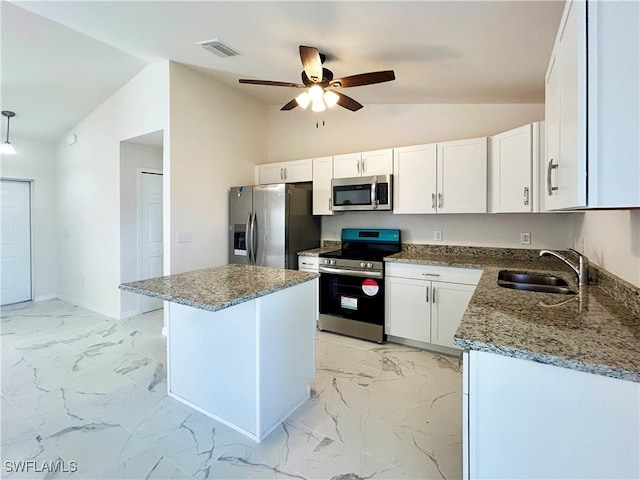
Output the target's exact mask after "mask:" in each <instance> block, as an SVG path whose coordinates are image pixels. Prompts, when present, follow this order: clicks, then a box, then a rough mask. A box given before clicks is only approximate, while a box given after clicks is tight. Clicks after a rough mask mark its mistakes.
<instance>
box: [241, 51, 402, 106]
mask: <svg viewBox="0 0 640 480" xmlns="http://www.w3.org/2000/svg"><path fill="white" fill-rule="evenodd" d="M300 59H301V60H302V68H303V70H302V83H291V82H274V81H271V80H250V79H244V78H241V79H240V80H239V82H240V83H249V84H252V85H270V86H274V87H293V88H307V89H308V90H305V91H304V92H303V93H301V94H300V95H298V96H297V97H296V98H294V99H293V100H291V101H290V102H289V103H287V104H286V105H285V106H283V107H282V108H281V109H280V110H292V109H294V108H295V107H297V106H298V105H300V106H301V107H302V108H307V107H308V106H309V105H311V109H312V110H313V111H314V112H322V111H324V110H325V109H326V108H327V107H332V106H334V105H336V104H338V105H340V106H341V107H344V108H346V109H347V110H351V111H352V112H355V111H356V110H360V109H361V108H362V105H361V104H360V103H358V102H356V101H355V100H354V99H353V98H351V97H348V96H346V95H344V94H343V93H340V92H337V91H335V90H334V89H337V88H347V87H359V86H362V85H371V84H374V83H382V82H389V81H391V80H395V79H396V76H395V74H394V73H393V70H383V71H380V72H369V73H360V74H358V75H350V76H348V77H343V78H338V79H335V80H334V78H333V72H332V71H331V70H329V69H327V68H323V67H322V64H323V63H324V60H325V56H324V55H323V54H321V53H320V52H318V49H317V48H314V47H305V46H304V45H300Z"/></svg>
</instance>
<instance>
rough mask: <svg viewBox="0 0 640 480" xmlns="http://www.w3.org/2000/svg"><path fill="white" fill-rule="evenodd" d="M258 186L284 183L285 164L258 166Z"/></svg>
mask: <svg viewBox="0 0 640 480" xmlns="http://www.w3.org/2000/svg"><path fill="white" fill-rule="evenodd" d="M257 177H258V185H266V184H269V183H282V182H284V164H282V163H267V164H266V165H258V175H257Z"/></svg>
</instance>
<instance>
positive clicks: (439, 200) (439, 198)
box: [438, 193, 442, 208]
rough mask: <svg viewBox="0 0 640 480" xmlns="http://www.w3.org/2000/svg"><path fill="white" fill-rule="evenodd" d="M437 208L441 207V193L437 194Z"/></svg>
mask: <svg viewBox="0 0 640 480" xmlns="http://www.w3.org/2000/svg"><path fill="white" fill-rule="evenodd" d="M438 208H442V194H441V193H439V194H438Z"/></svg>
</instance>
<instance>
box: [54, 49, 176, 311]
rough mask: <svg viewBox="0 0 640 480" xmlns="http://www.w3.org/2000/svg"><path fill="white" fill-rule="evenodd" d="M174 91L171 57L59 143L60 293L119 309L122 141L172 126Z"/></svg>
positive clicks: (148, 70) (139, 77) (84, 302)
mask: <svg viewBox="0 0 640 480" xmlns="http://www.w3.org/2000/svg"><path fill="white" fill-rule="evenodd" d="M168 91H169V83H168V62H159V63H155V64H151V65H149V66H147V67H146V68H145V69H144V70H142V71H141V72H140V73H139V74H138V75H137V76H136V77H134V78H133V79H132V80H131V81H129V82H128V83H127V84H126V85H124V86H123V87H122V88H121V89H120V90H118V91H117V92H116V93H115V94H114V95H112V96H111V97H110V98H109V99H107V100H106V101H105V102H104V103H102V104H101V105H100V106H99V107H98V108H97V109H96V110H94V111H93V112H92V113H91V114H90V115H89V116H87V117H86V118H85V119H84V120H83V121H82V122H81V123H80V124H78V125H77V126H76V127H75V128H74V129H72V130H71V131H70V132H69V133H75V134H77V138H78V141H77V143H76V144H75V145H67V144H66V141H65V140H64V139H63V140H61V141H60V142H59V143H58V146H57V155H58V162H59V163H58V179H59V182H58V197H59V208H60V210H59V222H60V232H61V236H60V242H59V245H60V248H59V265H60V273H59V278H58V293H59V296H60V297H61V298H63V299H66V300H68V301H71V302H73V303H76V304H79V305H82V306H85V307H88V308H90V309H92V310H94V311H97V312H100V313H104V314H106V315H109V316H112V317H119V316H120V313H121V293H120V290H118V285H119V283H120V142H121V141H122V140H126V139H129V138H132V137H137V136H140V135H143V134H146V133H149V132H154V131H157V130H165V132H166V131H168Z"/></svg>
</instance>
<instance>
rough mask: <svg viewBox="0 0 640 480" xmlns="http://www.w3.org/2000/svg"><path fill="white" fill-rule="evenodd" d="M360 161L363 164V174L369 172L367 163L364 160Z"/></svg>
mask: <svg viewBox="0 0 640 480" xmlns="http://www.w3.org/2000/svg"><path fill="white" fill-rule="evenodd" d="M360 161H361V162H362V173H363V174H364V173H365V172H366V171H367V162H366V161H365V159H364V158H363V159H362V160H360Z"/></svg>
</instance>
